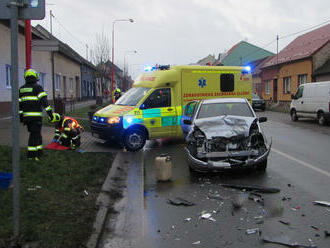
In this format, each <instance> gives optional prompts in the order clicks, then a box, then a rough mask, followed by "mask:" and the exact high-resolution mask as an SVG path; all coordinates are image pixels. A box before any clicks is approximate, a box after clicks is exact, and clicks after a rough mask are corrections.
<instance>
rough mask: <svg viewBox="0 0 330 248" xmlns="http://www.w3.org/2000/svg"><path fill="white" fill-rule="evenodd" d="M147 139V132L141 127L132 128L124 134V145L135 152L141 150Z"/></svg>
mask: <svg viewBox="0 0 330 248" xmlns="http://www.w3.org/2000/svg"><path fill="white" fill-rule="evenodd" d="M146 140H147V135H146V133H145V132H144V131H143V130H141V129H130V130H128V131H127V133H126V134H125V136H124V145H125V148H126V149H127V151H130V152H135V151H138V150H141V149H142V148H143V147H144V145H145V143H146Z"/></svg>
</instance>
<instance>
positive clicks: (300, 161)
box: [272, 148, 330, 177]
mask: <svg viewBox="0 0 330 248" xmlns="http://www.w3.org/2000/svg"><path fill="white" fill-rule="evenodd" d="M272 151H274V152H276V153H278V154H280V155H282V156H283V157H286V158H288V159H291V160H293V161H295V162H297V163H299V164H301V165H303V166H305V167H307V168H309V169H312V170H314V171H317V172H319V173H321V174H323V175H325V176H327V177H330V173H329V172H327V171H325V170H322V169H320V168H318V167H317V166H315V165H312V164H309V163H306V162H304V161H302V160H299V159H297V158H295V157H292V156H290V155H289V154H286V153H284V152H281V151H279V150H276V149H274V148H272Z"/></svg>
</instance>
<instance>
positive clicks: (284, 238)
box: [262, 236, 317, 248]
mask: <svg viewBox="0 0 330 248" xmlns="http://www.w3.org/2000/svg"><path fill="white" fill-rule="evenodd" d="M262 241H263V242H264V243H271V244H278V245H284V246H287V247H292V248H297V247H305V248H307V247H308V248H317V246H316V245H315V244H310V245H301V244H298V243H297V242H294V243H292V242H290V241H289V238H288V237H287V236H280V237H276V238H269V237H267V236H265V237H264V238H263V239H262Z"/></svg>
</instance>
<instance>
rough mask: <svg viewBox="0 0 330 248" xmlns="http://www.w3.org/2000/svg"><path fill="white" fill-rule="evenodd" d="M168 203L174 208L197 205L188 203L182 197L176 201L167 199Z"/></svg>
mask: <svg viewBox="0 0 330 248" xmlns="http://www.w3.org/2000/svg"><path fill="white" fill-rule="evenodd" d="M167 203H168V204H171V205H174V206H186V207H189V206H194V205H195V203H193V202H190V201H187V200H185V199H183V198H181V197H176V198H174V199H167Z"/></svg>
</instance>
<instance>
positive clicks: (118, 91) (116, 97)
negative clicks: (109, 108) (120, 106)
mask: <svg viewBox="0 0 330 248" xmlns="http://www.w3.org/2000/svg"><path fill="white" fill-rule="evenodd" d="M120 97H121V90H120V89H119V88H116V89H115V91H114V99H115V100H114V102H117V100H118V99H119V98H120Z"/></svg>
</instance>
